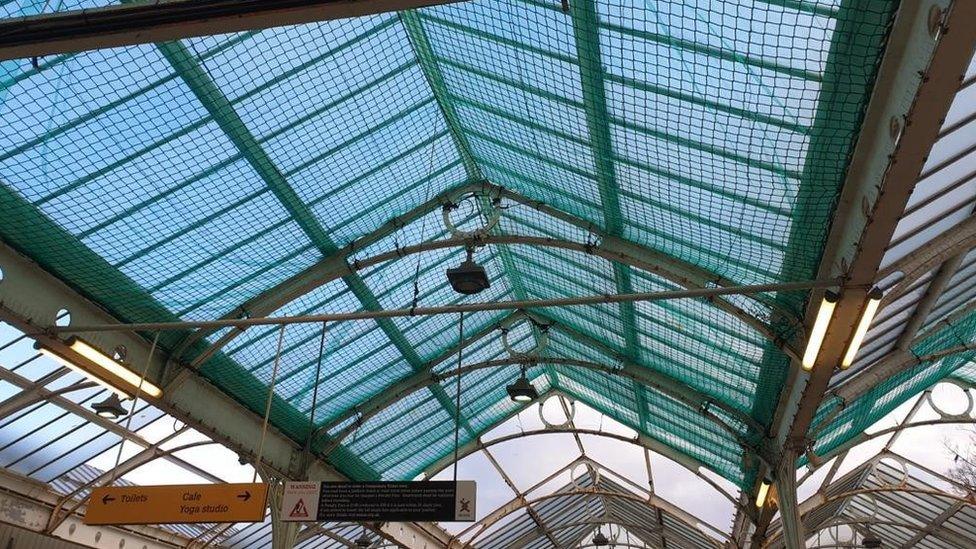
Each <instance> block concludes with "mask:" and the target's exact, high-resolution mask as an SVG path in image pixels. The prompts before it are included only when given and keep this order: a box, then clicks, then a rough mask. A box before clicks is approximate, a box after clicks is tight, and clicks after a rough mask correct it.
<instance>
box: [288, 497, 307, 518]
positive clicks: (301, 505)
mask: <svg viewBox="0 0 976 549" xmlns="http://www.w3.org/2000/svg"><path fill="white" fill-rule="evenodd" d="M288 517H289V518H308V508H307V507H305V500H304V499H299V500H298V503H296V504H295V507H294V508H293V509H292V510H291V513H288Z"/></svg>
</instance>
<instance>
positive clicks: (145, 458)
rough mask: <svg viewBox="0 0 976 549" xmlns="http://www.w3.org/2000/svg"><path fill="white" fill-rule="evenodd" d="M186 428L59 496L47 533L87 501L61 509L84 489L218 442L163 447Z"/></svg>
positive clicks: (197, 442) (79, 501) (198, 442)
mask: <svg viewBox="0 0 976 549" xmlns="http://www.w3.org/2000/svg"><path fill="white" fill-rule="evenodd" d="M185 430H186V428H184V429H180V430H177V431H174V432H173V433H171V434H170V435H169V436H166V437H164V438H162V439H161V440H160V441H159V442H157V443H155V444H153V445H151V446H149V447H147V448H144V449H142V450H141V451H139V452H138V453H136V454H135V455H134V456H132V457H130V458H128V459H126V460H125V461H124V462H122V463H120V464H118V466H116V467H115V468H113V469H111V470H109V471H103V472H102V474H101V475H99V476H97V477H95V478H93V479H91V480H89V481H88V482H86V483H84V484H82V485H80V486H78V487H76V488H75V489H74V490H72V491H71V492H69V493H67V494H65V495H63V496H61V497H60V498H58V501H57V503H56V504H55V505H54V508H53V509H51V514H50V515H49V516H48V522H47V526H46V527H45V529H44V531H45V532H46V533H51V532H54V531H55V530H56V529H57V528H58V526H60V525H61V524H62V523H63V522H64V521H65V520H67V519H68V517H70V516H72V515H74V514H75V512H76V511H77V510H78V509H79V508H80V507H81V506H82V505H84V504H85V503H86V499H85V498H80V499H78V500H77V501H75V502H74V504H73V505H71V506H70V507H69V508H68V509H67V511H64V512H63V513H62V512H61V510H62V509H64V508H65V506H67V505H68V504H70V503H71V500H72V499H73V498H74V497H75V496H77V495H78V494H80V493H81V492H82V491H84V490H87V489H89V488H96V487H98V486H101V485H102V483H103V482H105V481H108V482H111V480H112V479H116V478H119V477H121V476H122V475H125V474H128V473H131V472H132V471H135V470H136V469H138V468H139V467H142V466H144V465H148V464H150V463H152V462H154V461H156V460H157V459H167V458H169V457H170V456H172V455H173V454H175V453H176V452H180V451H182V450H188V449H191V448H197V447H200V446H209V445H211V444H218V443H217V442H214V441H212V440H198V441H194V442H188V443H186V444H181V445H179V446H175V447H173V448H168V449H166V450H163V449H162V445H163V444H165V443H166V442H169V441H170V440H172V439H174V438H176V437H177V436H178V435H180V434H181V433H183V432H185ZM123 442H124V441H120V442H119V444H122V443H123Z"/></svg>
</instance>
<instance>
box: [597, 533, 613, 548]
mask: <svg viewBox="0 0 976 549" xmlns="http://www.w3.org/2000/svg"><path fill="white" fill-rule="evenodd" d="M593 545H595V546H596V547H606V546H607V545H610V540H608V539H607V536H605V535H603V532H602V531H600V530H597V531H596V533H595V534H593Z"/></svg>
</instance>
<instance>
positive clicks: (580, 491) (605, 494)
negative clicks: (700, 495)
mask: <svg viewBox="0 0 976 549" xmlns="http://www.w3.org/2000/svg"><path fill="white" fill-rule="evenodd" d="M579 495H592V496H597V497H601V498H608V499H625V500H630V501H633V502H635V503H638V504H640V505H644V506H646V507H650V508H651V509H659V508H660V507H658V506H657V505H656V503H657V502H660V499H659V498H657V497H656V496H654V495H652V496H651V497H650V499H644V498H641V497H640V496H638V495H637V494H631V493H629V492H628V493H624V492H611V491H609V490H600V489H597V488H575V489H573V490H571V491H568V492H555V493H552V494H546V495H544V496H539V497H536V498H532V499H528V498H524V499H523V500H521V501H519V502H518V505H512V506H510V507H508V508H507V509H505V512H504V513H500V514H498V515H495V516H492V517H490V518H491V520H490V521H486V522H484V523H483V524H482V528H481V530H479V531H478V532H476V533H475V534H474V535H473V536H472V537H471V539H469V540H468V542H467V543H468V544H474V542H475V540H476V539H478V537H480V536H481V535H482V534H484V533H485V532H486V531H487V530H488V529H489V528H491V526H492V525H493V524H496V523H498V521H500V520H501V519H503V518H505V517H507V516H508V515H510V514H512V513H514V512H516V511H519V510H521V509H524V508H525V507H527V506H529V505H534V504H536V503H539V502H542V501H547V500H550V499H559V498H564V497H572V496H579ZM662 510H663V511H665V512H668V511H667V510H666V509H662ZM675 518H676V519H678V520H680V521H681V522H683V523H684V524H685V525H686V526H687V527H689V528H694V529H695V530H700V529H699V528H698V526H697V525H693V524H690V523H688V522H687V521H686V520H685V519H684V518H683V517H680V516H677V515H675ZM451 541H452V544H453V542H454V539H452V540H451ZM452 546H454V545H449V547H452ZM716 547H721V544H716Z"/></svg>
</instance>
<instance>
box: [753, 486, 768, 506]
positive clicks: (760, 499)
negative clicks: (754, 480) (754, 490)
mask: <svg viewBox="0 0 976 549" xmlns="http://www.w3.org/2000/svg"><path fill="white" fill-rule="evenodd" d="M767 495H769V483H768V482H766V481H765V480H764V481H762V483H761V484H760V485H759V493H758V494H756V507H758V508H760V509H762V507H763V505H766V496H767Z"/></svg>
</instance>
